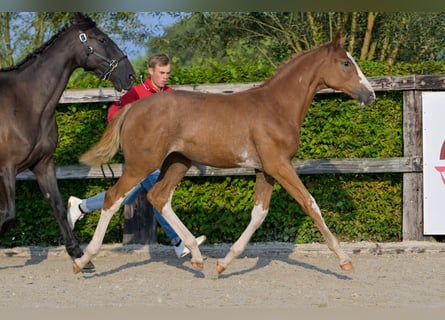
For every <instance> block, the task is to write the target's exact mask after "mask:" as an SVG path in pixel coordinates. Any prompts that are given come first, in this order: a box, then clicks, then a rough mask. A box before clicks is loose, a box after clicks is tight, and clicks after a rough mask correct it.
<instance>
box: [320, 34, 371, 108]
mask: <svg viewBox="0 0 445 320" xmlns="http://www.w3.org/2000/svg"><path fill="white" fill-rule="evenodd" d="M345 41H346V36H344V37H342V36H341V35H340V32H337V34H336V36H335V39H334V40H333V41H332V42H330V43H329V44H327V47H328V51H329V59H327V60H326V64H325V65H324V66H323V73H324V76H323V80H324V82H325V85H326V86H328V87H329V88H333V89H336V90H340V91H342V92H344V93H346V94H348V95H349V96H351V97H352V98H354V99H356V100H358V102H359V104H360V105H361V106H364V105H369V104H371V103H372V102H373V101H374V100H375V93H374V90H373V89H372V86H371V84H370V83H369V81H368V79H366V77H365V76H364V74H363V72H362V71H361V70H360V68H359V66H358V65H357V63H356V62H355V61H354V58H353V57H352V55H351V54H350V53H349V52H347V51H346V50H345V49H343V45H344V44H345Z"/></svg>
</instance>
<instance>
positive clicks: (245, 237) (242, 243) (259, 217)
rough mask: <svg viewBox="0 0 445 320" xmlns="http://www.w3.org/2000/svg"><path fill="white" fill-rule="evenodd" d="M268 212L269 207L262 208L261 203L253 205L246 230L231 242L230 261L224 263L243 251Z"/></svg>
mask: <svg viewBox="0 0 445 320" xmlns="http://www.w3.org/2000/svg"><path fill="white" fill-rule="evenodd" d="M268 212H269V208H267V209H264V208H263V204H262V203H259V204H257V205H255V206H254V207H253V209H252V213H251V215H250V222H249V225H248V226H247V228H246V230H244V232H243V233H242V235H241V237H239V239H238V240H237V241H236V242H235V243H234V244H233V246H232V248H231V249H230V251H232V252H233V256H231V257H230V258H229V259H230V261H227V260H226V261H225V263H227V264H226V266H227V265H228V264H229V263H230V262H231V260H232V259H233V258H235V257H237V256H239V255H240V254H241V253H243V251H244V249H245V248H246V246H247V244H248V243H249V241H250V239H251V238H252V235H253V234H254V233H255V231H256V230H257V229H258V228H259V227H260V226H261V224H262V223H263V221H264V219H265V218H266V216H267V213H268ZM226 259H227V257H226Z"/></svg>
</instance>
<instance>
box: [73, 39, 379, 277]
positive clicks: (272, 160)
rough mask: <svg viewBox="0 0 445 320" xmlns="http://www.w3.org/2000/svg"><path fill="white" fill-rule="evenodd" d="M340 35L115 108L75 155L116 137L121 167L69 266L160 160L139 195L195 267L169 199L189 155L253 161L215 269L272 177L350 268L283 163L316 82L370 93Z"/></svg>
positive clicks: (97, 242)
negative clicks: (248, 187)
mask: <svg viewBox="0 0 445 320" xmlns="http://www.w3.org/2000/svg"><path fill="white" fill-rule="evenodd" d="M345 40H346V37H342V36H341V35H340V33H337V35H336V37H335V39H334V40H333V41H331V42H329V43H326V44H324V45H321V46H319V47H318V48H315V49H312V50H309V51H306V52H303V53H300V54H298V55H296V56H295V57H294V58H292V59H290V60H289V61H288V62H287V63H285V64H284V65H283V66H281V67H280V68H279V69H278V70H277V71H276V72H275V74H274V75H273V76H272V77H271V78H270V79H268V80H267V81H266V82H264V83H263V84H262V85H261V86H258V87H256V88H253V89H249V90H246V91H244V92H239V93H234V94H229V95H224V94H209V93H196V92H185V91H179V90H178V91H173V92H168V93H167V92H164V93H159V94H156V95H154V96H152V97H149V98H147V99H142V100H139V101H137V102H134V103H133V104H131V105H129V106H128V107H127V108H124V109H123V110H121V112H120V114H119V115H118V116H116V119H115V120H113V121H112V122H111V123H110V124H109V126H108V127H107V129H106V130H105V132H104V134H103V136H102V138H101V140H100V141H99V143H98V144H97V145H95V146H94V147H93V148H91V149H90V150H89V151H88V152H86V153H85V154H84V155H83V156H82V157H81V159H80V160H81V162H83V163H85V164H88V165H97V164H100V163H104V162H106V161H108V160H109V159H111V158H112V157H113V155H114V154H115V153H116V152H117V150H118V148H119V144H120V146H121V147H122V151H123V153H124V157H125V170H124V172H123V174H122V176H121V178H120V179H119V180H118V182H117V183H116V184H115V185H114V186H113V187H111V188H110V189H109V190H108V191H107V193H106V197H105V204H104V207H103V210H102V212H101V217H100V220H99V223H98V226H97V228H96V231H95V233H94V236H93V239H92V240H91V242H90V243H89V245H88V246H87V248H86V250H85V253H84V255H83V256H82V257H81V258H80V259H75V260H74V262H73V270H74V272H75V273H77V272H79V271H80V270H81V269H82V268H83V267H84V266H85V265H86V263H88V262H89V261H90V260H91V259H92V258H93V257H95V256H96V255H97V253H98V252H99V249H100V246H101V244H102V241H103V237H104V234H105V232H106V229H107V226H108V223H109V221H110V219H111V217H112V215H113V214H114V213H115V212H116V211H117V209H118V208H119V206H120V205H121V203H122V201H123V199H124V197H125V195H126V194H128V193H129V192H130V190H131V189H132V188H133V187H134V186H135V185H136V184H137V183H138V182H140V181H141V180H142V179H143V178H144V177H145V176H147V174H149V173H150V172H152V171H154V170H155V169H157V168H161V174H160V177H159V179H158V181H157V182H156V184H155V185H154V187H153V188H152V189H151V190H150V191H149V192H148V194H147V199H148V200H149V201H150V202H151V203H152V204H153V206H155V207H156V208H157V209H158V210H159V211H160V212H161V213H162V215H163V216H165V218H166V220H167V221H168V222H169V223H170V224H171V226H172V227H173V228H174V229H175V230H176V232H177V233H178V234H179V236H180V237H181V239H183V241H184V243H185V245H186V246H187V247H188V248H189V249H190V250H191V252H192V259H191V262H192V265H193V267H195V268H196V269H202V268H203V267H204V266H203V259H202V256H201V252H200V251H199V248H198V246H197V243H196V240H195V237H194V236H193V235H192V234H191V233H190V231H189V230H188V229H187V228H186V227H185V225H184V224H183V223H182V222H181V221H180V220H179V218H178V217H177V216H176V214H175V213H174V211H173V209H172V206H171V199H172V197H173V192H174V189H175V187H176V185H177V184H178V183H179V181H180V180H181V179H182V178H183V177H184V175H185V174H186V172H187V170H188V169H189V168H190V166H191V165H192V163H199V164H203V165H208V166H213V167H220V168H234V167H248V168H254V169H255V171H256V186H255V194H254V198H255V202H254V204H253V210H252V214H251V220H250V222H249V224H248V226H247V228H246V229H245V231H244V232H243V233H242V235H241V237H240V238H239V239H238V240H237V241H236V242H235V243H234V244H233V245H232V247H231V248H230V251H229V252H228V253H227V255H226V256H225V257H224V258H223V259H220V260H218V262H217V271H218V273H221V272H223V271H224V270H225V269H226V267H227V266H228V265H229V264H230V262H232V261H233V259H234V258H235V257H237V256H239V255H240V254H241V253H242V252H243V250H244V249H245V247H246V245H247V243H248V242H249V240H250V238H251V236H252V235H253V233H254V232H255V230H256V229H257V228H258V227H259V226H260V225H261V223H262V222H263V220H264V219H265V218H266V215H267V213H268V210H269V204H270V198H271V195H272V191H273V186H274V184H275V182H278V183H280V184H281V185H282V186H283V187H284V188H285V189H286V190H287V191H288V192H289V193H290V194H291V195H292V197H293V198H294V199H295V200H296V201H297V202H298V203H299V205H300V206H301V207H302V209H303V210H304V211H305V212H306V213H307V214H308V215H309V216H310V217H311V218H312V219H313V221H314V223H315V224H316V226H317V227H318V229H319V230H320V232H321V233H322V235H323V237H324V239H325V240H326V242H327V245H328V247H329V248H330V249H331V250H333V251H334V252H335V253H336V254H337V256H338V257H339V259H340V266H341V268H342V269H344V270H349V269H352V262H351V259H350V258H349V257H348V255H347V254H346V253H345V252H344V251H343V250H342V249H341V248H340V245H339V243H338V240H337V239H336V237H335V236H334V235H333V234H332V233H331V232H330V230H329V228H328V227H327V226H326V224H325V222H324V219H323V217H322V214H321V212H320V209H319V207H318V205H317V204H316V202H315V200H314V198H313V197H312V196H311V194H310V193H309V192H308V191H307V189H306V188H305V186H304V185H303V183H302V182H301V180H300V178H299V177H298V175H297V174H296V172H295V170H294V168H293V167H292V163H291V159H292V158H293V157H294V156H295V154H296V153H297V150H298V145H299V136H300V128H301V125H302V123H303V119H304V117H305V115H306V113H307V111H308V108H309V106H310V103H311V101H312V99H313V98H314V95H315V94H316V92H317V91H319V90H321V89H323V88H333V89H337V90H340V91H342V92H344V93H346V94H348V95H349V96H351V97H352V98H354V99H356V100H358V102H359V104H360V105H368V104H370V103H372V102H373V101H374V100H375V93H374V91H373V89H372V87H371V85H370V83H369V82H368V80H367V79H366V77H365V76H364V75H363V73H362V72H361V70H360V69H359V67H358V66H357V64H356V63H355V61H354V59H353V58H352V56H351V55H350V54H349V53H348V52H346V51H345V50H344V49H343V45H344V43H345Z"/></svg>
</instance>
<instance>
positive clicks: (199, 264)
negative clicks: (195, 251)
mask: <svg viewBox="0 0 445 320" xmlns="http://www.w3.org/2000/svg"><path fill="white" fill-rule="evenodd" d="M192 267H193V268H195V269H196V270H203V269H204V262H196V261H192Z"/></svg>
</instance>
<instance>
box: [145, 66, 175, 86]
mask: <svg viewBox="0 0 445 320" xmlns="http://www.w3.org/2000/svg"><path fill="white" fill-rule="evenodd" d="M170 69H171V66H170V65H169V64H168V65H166V66H159V65H158V66H155V67H154V68H148V73H150V77H151V82H152V83H153V84H154V85H155V86H156V87H158V88H159V89H162V88H163V87H165V85H166V84H167V82H168V79H169V78H170Z"/></svg>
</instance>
